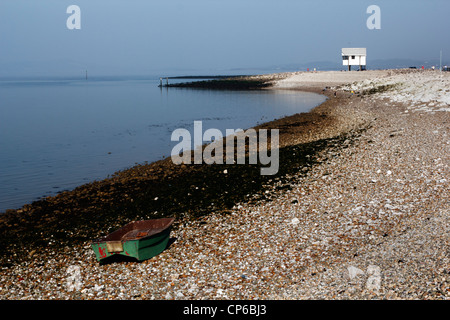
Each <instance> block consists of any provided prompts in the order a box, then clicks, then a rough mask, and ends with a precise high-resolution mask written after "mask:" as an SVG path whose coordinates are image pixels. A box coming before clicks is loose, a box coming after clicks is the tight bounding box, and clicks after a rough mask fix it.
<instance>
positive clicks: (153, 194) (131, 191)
mask: <svg viewBox="0 0 450 320" xmlns="http://www.w3.org/2000/svg"><path fill="white" fill-rule="evenodd" d="M348 138H349V137H348V136H347V135H342V136H339V137H336V138H331V139H324V140H318V141H314V142H310V143H306V144H300V145H295V146H289V147H285V148H282V149H280V168H279V172H278V173H277V174H276V175H274V176H262V175H260V168H261V166H260V165H248V164H245V165H243V164H241V165H225V164H224V165H206V164H202V165H191V166H194V167H193V170H191V171H190V172H184V171H182V172H181V173H180V174H178V175H171V174H163V175H162V176H161V177H158V178H157V179H149V180H145V179H144V180H142V179H129V180H126V181H125V182H123V183H114V185H113V186H114V187H113V189H114V191H113V192H111V188H112V184H111V183H108V182H102V183H100V184H99V186H98V187H97V188H96V189H94V190H86V191H85V192H84V193H90V194H91V196H79V194H80V193H77V194H75V195H74V197H73V199H71V200H70V201H69V202H68V203H59V202H56V203H51V202H49V201H47V200H41V201H38V203H35V204H34V206H35V207H38V208H39V209H38V210H37V211H36V212H34V214H33V216H35V215H42V217H43V219H41V220H39V222H38V223H37V224H36V219H32V218H33V217H30V216H28V217H22V218H20V216H18V217H17V219H16V220H15V221H14V220H11V221H10V222H9V223H10V225H14V224H16V227H15V228H5V226H3V228H2V229H0V234H1V236H0V243H1V244H2V245H1V246H0V255H1V256H0V264H5V263H6V260H7V258H11V256H12V254H14V253H16V255H20V254H19V252H22V258H24V257H26V253H27V252H29V251H30V250H40V249H45V248H46V247H47V246H48V242H49V241H50V240H51V241H56V244H53V245H52V248H55V247H56V246H59V247H61V248H62V247H64V246H70V245H76V244H85V243H86V241H92V240H93V239H95V238H98V237H99V236H101V235H105V232H107V231H108V230H110V231H112V230H114V229H116V228H119V227H121V226H123V225H124V224H126V223H128V222H130V221H132V220H141V219H149V218H160V217H175V218H187V219H198V218H201V217H202V216H204V215H207V214H210V213H211V212H215V213H220V212H222V213H223V214H226V213H227V212H228V211H229V210H230V209H231V208H232V207H233V206H234V205H235V204H236V203H243V202H247V203H254V202H256V201H270V196H268V195H267V194H265V192H264V190H265V185H267V184H270V183H273V182H274V181H275V180H276V181H281V182H283V183H286V182H289V181H290V180H289V179H291V178H287V177H286V176H287V175H293V174H298V173H303V174H304V173H306V172H307V171H308V170H309V169H310V168H311V167H312V166H313V165H314V164H315V163H317V160H316V155H317V154H318V153H319V152H321V151H323V150H325V149H329V148H335V147H337V146H339V145H340V144H341V142H342V141H344V140H345V139H348ZM246 163H248V161H247V162H246ZM225 169H227V171H228V173H227V174H224V173H223V171H224V170H225ZM236 186H239V187H236ZM281 188H283V189H289V185H285V186H283V187H281ZM76 190H77V189H76ZM81 190H83V189H82V187H81ZM82 192H83V191H81V193H82ZM108 192H109V193H108ZM100 193H108V195H107V198H106V199H104V198H101V197H98V198H97V197H95V196H92V194H94V195H95V194H97V195H98V194H100ZM131 199H132V200H131ZM68 207H70V209H71V210H70V211H71V212H69V213H67V214H65V213H64V210H65V209H67V208H68ZM46 217H47V218H46ZM48 217H50V219H49V218H48ZM27 219H28V220H27ZM17 225H19V226H20V230H19V232H18V231H17ZM175 227H176V225H175ZM18 249H20V250H18ZM18 259H19V257H18V256H16V257H15V258H14V260H16V261H17V260H18Z"/></svg>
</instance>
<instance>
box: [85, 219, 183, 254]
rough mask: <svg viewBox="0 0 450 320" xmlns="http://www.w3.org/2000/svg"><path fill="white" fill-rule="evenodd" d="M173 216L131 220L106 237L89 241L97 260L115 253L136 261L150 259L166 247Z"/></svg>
mask: <svg viewBox="0 0 450 320" xmlns="http://www.w3.org/2000/svg"><path fill="white" fill-rule="evenodd" d="M174 220H175V219H174V218H162V219H151V220H141V221H133V222H130V223H128V224H127V225H125V226H123V227H122V228H120V229H117V230H116V231H114V232H112V233H110V234H108V235H107V236H106V237H103V238H100V239H97V240H94V241H93V242H92V243H91V246H92V249H93V250H94V252H95V256H96V258H97V261H100V262H106V260H110V259H109V258H110V257H112V256H115V255H123V256H127V257H132V258H135V259H137V260H138V261H143V260H146V259H150V258H152V257H154V256H156V255H158V254H160V253H161V252H162V251H164V249H165V248H166V247H167V243H168V242H169V235H170V230H171V227H172V223H173V222H174Z"/></svg>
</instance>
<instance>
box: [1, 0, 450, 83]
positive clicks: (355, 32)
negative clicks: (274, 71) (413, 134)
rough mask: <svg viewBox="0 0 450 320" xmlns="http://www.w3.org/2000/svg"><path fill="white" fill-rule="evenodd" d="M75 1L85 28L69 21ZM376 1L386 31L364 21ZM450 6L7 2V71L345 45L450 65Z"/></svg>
mask: <svg viewBox="0 0 450 320" xmlns="http://www.w3.org/2000/svg"><path fill="white" fill-rule="evenodd" d="M70 5H77V6H78V7H79V8H80V19H79V21H80V27H81V28H80V29H69V28H68V27H67V24H66V22H67V20H68V19H70V17H71V13H67V12H66V11H67V8H68V7H69V6H70ZM370 5H377V6H378V7H379V8H380V13H381V15H380V18H381V19H380V26H381V29H372V30H370V29H369V28H368V27H367V24H366V22H367V20H368V18H369V17H370V16H371V14H370V13H367V12H366V11H367V8H368V7H369V6H370ZM449 12H450V1H448V0H428V1H426V0H405V1H403V0H396V1H392V0H389V1H387V0H371V1H364V0H341V1H337V0H315V1H313V0H310V1H308V0H305V1H299V0H271V1H269V0H39V1H37V0H1V1H0V77H9V76H12V77H14V76H66V75H67V76H74V75H81V74H84V73H85V70H89V73H90V74H96V75H158V74H170V75H171V74H177V73H178V74H231V73H232V72H239V71H244V70H247V69H252V68H254V69H262V68H269V67H277V66H286V65H296V64H298V65H300V64H304V63H309V62H314V61H331V62H333V63H334V62H335V63H337V65H338V66H339V65H340V63H341V48H343V47H366V48H367V54H368V66H370V61H371V59H372V61H373V60H375V59H412V60H423V61H427V60H429V59H437V61H439V55H440V51H441V50H442V52H443V60H444V61H446V62H448V63H450V42H449V41H448V34H449V30H450V19H449V16H448V13H449ZM311 67H313V64H312V66H311ZM292 71H295V70H292Z"/></svg>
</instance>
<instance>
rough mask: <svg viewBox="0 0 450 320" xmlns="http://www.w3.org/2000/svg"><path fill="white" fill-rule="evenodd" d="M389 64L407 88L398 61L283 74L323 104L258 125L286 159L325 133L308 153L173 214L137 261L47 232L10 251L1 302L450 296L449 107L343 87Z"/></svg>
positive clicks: (0, 284) (285, 83)
mask: <svg viewBox="0 0 450 320" xmlns="http://www.w3.org/2000/svg"><path fill="white" fill-rule="evenodd" d="M388 72H391V76H392V74H394V73H398V74H399V76H398V77H399V78H398V80H399V81H400V80H401V81H402V82H404V83H409V82H408V77H409V76H410V75H411V73H409V72H406V71H405V72H404V73H403V71H401V72H400V71H398V70H392V71H386V72H383V73H382V74H377V75H376V76H374V75H373V74H372V75H371V74H370V73H364V72H361V73H356V72H354V73H353V72H349V73H342V77H350V78H345V79H344V78H341V79H337V78H336V77H337V76H338V75H336V74H334V73H332V74H328V75H327V74H326V73H325V72H324V73H320V72H319V73H316V74H313V73H311V74H306V75H304V74H302V73H295V74H290V75H285V76H284V80H281V81H278V82H277V83H276V84H275V86H274V87H275V88H278V89H280V88H283V89H303V90H313V91H316V92H323V93H325V94H327V95H329V96H330V99H329V100H327V101H326V102H325V103H324V104H322V105H321V106H319V107H317V108H316V109H314V110H313V111H312V112H311V113H308V114H303V115H296V116H293V117H288V118H286V119H280V120H278V121H274V122H272V123H268V124H264V125H262V127H271V126H272V127H274V128H275V127H279V128H280V129H283V128H284V130H280V132H281V131H282V132H283V133H282V135H281V136H280V144H282V147H284V148H287V149H285V150H286V151H289V152H290V153H293V154H294V155H293V158H296V156H295V153H296V152H299V151H298V150H297V149H295V148H294V149H289V147H298V146H301V145H304V144H307V143H312V142H314V141H319V140H320V141H326V143H325V142H324V144H325V147H324V148H316V150H315V152H313V153H301V154H302V156H304V157H305V158H308V156H309V157H314V161H312V162H302V163H301V164H299V163H296V166H295V167H294V169H295V170H290V171H285V172H284V173H283V175H279V176H274V177H272V178H270V179H268V180H266V181H262V182H260V183H261V184H262V185H263V188H261V189H258V190H252V192H250V193H249V194H248V196H247V197H245V198H242V199H244V200H242V201H239V200H238V198H236V202H235V203H234V204H232V206H231V207H230V208H229V209H228V210H226V211H225V210H216V209H215V208H214V207H209V210H208V214H205V215H201V216H199V217H196V218H195V219H193V218H190V217H187V216H186V217H183V216H180V217H179V219H178V224H177V226H176V228H175V229H174V231H173V233H172V236H173V237H174V239H173V241H172V243H171V245H170V246H169V248H168V249H167V250H166V251H164V252H163V253H162V254H160V255H159V256H157V257H155V258H152V259H150V260H147V261H144V262H142V263H136V262H130V261H122V262H117V263H112V264H108V265H102V266H100V265H98V263H97V262H96V261H95V258H94V253H93V252H92V251H91V249H90V246H89V242H88V241H84V240H83V241H79V242H74V243H73V244H71V243H70V242H69V243H67V244H65V246H64V247H63V248H62V250H61V248H56V247H55V246H56V245H57V244H56V243H55V241H52V240H51V237H50V236H49V237H50V239H48V238H45V240H46V241H49V242H48V243H47V245H46V246H42V247H39V249H36V250H35V251H28V252H27V256H26V257H25V258H23V259H21V260H17V261H15V258H14V256H11V257H9V258H8V259H9V262H8V264H5V265H4V266H3V267H2V268H1V269H0V297H1V298H2V299H311V298H312V299H448V298H449V297H450V294H449V292H450V286H449V283H450V279H449V273H450V261H449V258H450V257H449V239H450V237H449V209H450V208H449V207H450V203H449V185H448V177H449V176H450V175H449V163H450V161H449V160H450V159H449V148H450V139H449V136H448V132H449V125H450V122H449V121H450V119H449V114H450V113H449V112H447V111H445V110H443V109H442V106H440V105H439V106H429V105H428V106H427V108H433V107H435V109H434V110H432V111H431V112H428V110H425V109H421V107H417V108H415V107H414V101H419V100H418V99H417V98H415V97H412V100H411V101H412V103H411V102H409V101H397V100H395V99H394V100H391V99H390V98H389V97H390V96H392V97H395V96H396V95H399V94H402V93H401V92H398V91H396V90H397V89H396V88H395V87H389V90H371V91H370V92H367V93H366V94H364V93H363V92H362V90H359V92H358V91H357V90H356V91H355V90H354V89H356V87H354V88H353V89H352V90H353V91H354V93H353V94H352V93H351V91H352V90H350V92H349V91H348V88H350V87H348V86H350V85H356V86H357V85H358V84H357V83H356V84H355V83H353V82H354V81H352V80H349V79H351V77H352V74H353V75H355V77H356V76H360V75H361V76H360V77H362V76H364V77H367V78H371V77H372V79H371V80H372V81H381V80H380V79H385V78H388V77H389V76H390V75H388V74H387V73H388ZM303 76H306V77H308V79H307V81H306V80H305V81H304V80H302V79H301V77H303ZM428 76H429V77H434V76H435V74H433V73H429V75H428ZM443 77H444V78H443V79H442V80H441V81H446V82H447V83H448V81H449V77H448V76H446V75H445V76H443ZM327 78H329V79H332V80H333V81H331V80H330V83H328V85H325V86H328V87H329V89H327V90H325V91H322V90H323V89H324V87H325V86H323V84H324V83H326V80H327ZM364 80H366V79H358V82H359V81H364ZM360 85H361V86H363V85H364V84H360ZM409 85H411V86H413V85H414V84H409ZM334 92H336V98H335V97H334ZM416 92H418V91H416ZM439 94H442V92H441V91H438V90H436V92H435V97H436V99H434V100H437V101H439V99H440V98H438V96H439ZM444 97H445V95H444ZM432 100H433V99H432ZM441 100H442V99H441ZM421 103H422V102H421ZM299 154H300V153H298V155H299ZM310 154H311V155H310ZM291 166H293V165H291ZM135 170H137V169H135ZM140 170H141V171H140V173H141V175H143V174H144V173H147V174H149V171H148V170H149V169H148V168H143V167H142V168H140ZM230 170H231V169H229V170H228V172H231V171H230ZM221 172H222V174H223V171H221ZM127 174H130V173H129V172H128V173H127ZM124 175H125V174H124ZM194 189H195V188H194ZM227 192H228V191H227ZM11 214H12V213H11ZM8 221H10V223H12V222H11V221H12V220H8ZM3 223H6V222H3ZM13 227H14V224H11V228H13ZM74 232H76V231H74ZM67 236H68V237H69V236H70V235H67Z"/></svg>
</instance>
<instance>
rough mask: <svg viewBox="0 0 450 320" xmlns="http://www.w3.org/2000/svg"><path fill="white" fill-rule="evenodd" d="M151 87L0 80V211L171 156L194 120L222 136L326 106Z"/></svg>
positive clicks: (283, 96)
mask: <svg viewBox="0 0 450 320" xmlns="http://www.w3.org/2000/svg"><path fill="white" fill-rule="evenodd" d="M169 81H170V82H174V80H169ZM177 81H187V80H177ZM158 84H159V78H155V79H153V80H130V79H128V80H126V79H119V78H110V79H97V80H91V79H89V80H45V81H33V80H29V81H0V212H4V211H5V210H6V209H15V208H20V207H21V206H23V205H24V204H26V203H31V202H32V201H35V200H38V199H39V198H41V197H45V196H49V195H55V194H56V193H58V192H60V191H63V190H70V189H73V188H75V187H76V186H79V185H82V184H85V183H88V182H90V181H94V180H100V179H103V178H107V177H108V175H111V174H113V173H114V172H116V171H118V170H123V169H126V168H129V167H131V166H133V165H135V164H137V163H144V162H153V161H156V160H160V159H162V158H163V157H164V156H170V152H171V150H172V148H173V147H174V146H175V145H176V144H177V142H172V141H171V134H172V132H173V130H175V129H177V128H186V129H189V130H192V128H193V124H194V121H195V120H202V121H203V131H205V130H207V129H209V128H217V129H220V130H221V131H222V132H223V133H225V129H227V128H228V129H237V128H242V129H246V128H249V127H252V126H254V125H256V124H259V123H264V122H267V121H271V120H273V119H276V118H281V117H284V116H287V115H292V114H295V113H298V112H305V111H308V110H310V109H311V108H313V107H315V106H316V105H318V104H320V103H322V102H323V101H324V100H325V97H324V96H321V95H317V94H313V93H299V92H292V91H281V90H280V91H213V90H195V89H176V88H158Z"/></svg>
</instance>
